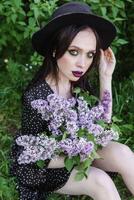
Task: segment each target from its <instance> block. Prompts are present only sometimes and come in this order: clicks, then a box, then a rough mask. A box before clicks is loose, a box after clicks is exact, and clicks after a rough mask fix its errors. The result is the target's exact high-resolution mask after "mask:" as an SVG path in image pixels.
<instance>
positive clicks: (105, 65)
mask: <svg viewBox="0 0 134 200" xmlns="http://www.w3.org/2000/svg"><path fill="white" fill-rule="evenodd" d="M100 51H101V56H100V64H99V74H100V77H111V76H112V74H113V71H114V69H115V64H116V59H115V56H114V53H113V51H112V49H111V48H110V47H109V48H108V49H106V50H105V51H103V50H102V49H101V50H100Z"/></svg>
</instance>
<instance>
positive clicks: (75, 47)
mask: <svg viewBox="0 0 134 200" xmlns="http://www.w3.org/2000/svg"><path fill="white" fill-rule="evenodd" d="M71 47H74V48H77V49H79V50H82V49H81V48H80V47H78V46H75V45H72V46H69V48H71ZM88 52H96V49H95V50H89V51H88Z"/></svg>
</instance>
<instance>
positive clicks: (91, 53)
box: [68, 49, 95, 58]
mask: <svg viewBox="0 0 134 200" xmlns="http://www.w3.org/2000/svg"><path fill="white" fill-rule="evenodd" d="M68 52H69V53H70V54H71V55H72V56H77V55H78V51H77V50H74V49H70V50H68ZM74 52H75V53H76V54H75V53H74ZM89 55H92V56H89ZM94 55H95V53H93V52H90V53H88V58H93V57H94Z"/></svg>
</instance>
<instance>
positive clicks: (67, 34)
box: [25, 25, 100, 91]
mask: <svg viewBox="0 0 134 200" xmlns="http://www.w3.org/2000/svg"><path fill="white" fill-rule="evenodd" d="M86 28H89V26H88V25H81V26H78V25H69V26H67V27H64V28H62V29H60V30H59V31H57V32H56V33H55V34H54V35H53V37H52V38H51V41H50V43H49V47H48V49H47V53H46V55H45V58H44V61H43V64H42V66H41V67H40V69H39V70H38V72H37V73H36V74H35V76H34V78H33V79H32V81H31V82H30V83H29V85H28V86H27V88H26V90H25V91H27V90H29V89H30V88H31V87H32V86H33V85H35V84H36V83H38V81H41V80H44V79H45V78H46V77H47V76H48V75H50V74H51V76H52V77H53V78H54V80H55V81H56V84H57V85H58V65H57V59H59V58H61V57H62V56H63V55H64V53H65V52H66V51H67V49H68V47H69V45H70V44H71V42H72V40H73V39H74V37H75V36H76V35H77V33H79V32H80V31H82V30H84V29H86ZM92 30H93V32H94V34H95V36H96V41H97V45H96V53H95V56H94V58H93V62H92V64H91V66H90V68H89V69H88V70H87V72H86V73H85V74H84V75H83V76H82V77H81V78H80V79H79V80H78V81H76V82H72V86H73V87H76V86H78V87H81V88H82V89H84V90H90V89H91V87H90V84H89V81H88V74H89V71H90V70H91V69H92V68H93V67H95V66H97V65H98V63H99V59H100V40H99V36H98V34H97V32H96V31H95V30H94V29H93V28H92ZM53 52H55V53H56V54H55V57H54V56H53Z"/></svg>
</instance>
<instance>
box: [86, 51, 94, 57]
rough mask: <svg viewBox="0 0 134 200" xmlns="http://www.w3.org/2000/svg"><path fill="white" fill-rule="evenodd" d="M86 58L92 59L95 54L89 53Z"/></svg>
mask: <svg viewBox="0 0 134 200" xmlns="http://www.w3.org/2000/svg"><path fill="white" fill-rule="evenodd" d="M87 56H88V58H93V57H94V56H95V53H94V52H89V53H88V55H87Z"/></svg>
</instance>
